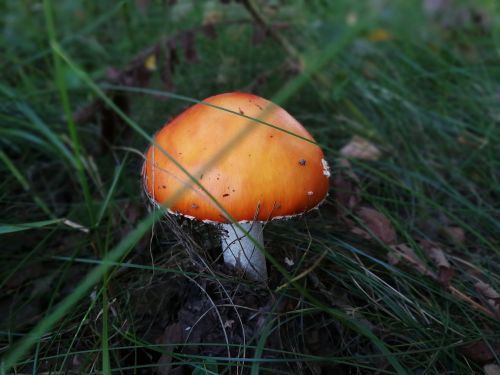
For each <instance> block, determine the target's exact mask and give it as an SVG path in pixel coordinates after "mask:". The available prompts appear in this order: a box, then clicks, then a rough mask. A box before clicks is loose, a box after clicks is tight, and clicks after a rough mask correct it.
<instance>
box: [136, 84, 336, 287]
mask: <svg viewBox="0 0 500 375" xmlns="http://www.w3.org/2000/svg"><path fill="white" fill-rule="evenodd" d="M154 140H155V144H156V145H152V146H151V147H149V149H148V151H147V152H146V161H145V163H144V166H143V170H142V177H143V184H144V188H145V191H146V193H147V195H148V197H149V198H150V199H151V201H152V202H153V203H155V204H163V203H165V202H169V207H168V211H169V212H170V213H173V214H176V215H182V216H184V217H187V218H190V219H197V220H201V221H203V222H205V223H217V224H220V225H221V226H222V230H221V242H222V248H223V256H224V261H225V263H226V264H230V265H233V266H235V267H238V268H240V269H241V270H242V271H243V272H244V273H245V276H247V277H248V278H249V279H253V280H258V281H265V280H266V279H267V270H266V259H265V256H264V254H263V253H262V251H261V249H263V224H264V223H266V222H267V221H269V220H273V219H282V218H289V217H292V216H295V215H301V214H303V213H304V212H306V211H309V210H311V209H313V208H315V207H317V206H318V205H319V204H320V203H321V202H322V201H323V200H324V198H325V197H326V195H327V193H328V188H329V176H330V173H329V169H328V164H327V163H326V161H325V159H324V155H323V152H322V150H321V148H320V147H319V146H318V145H317V144H316V142H315V141H314V139H313V137H312V136H311V135H310V134H309V132H308V131H307V130H306V129H305V128H304V127H303V126H302V125H301V124H300V123H299V122H298V121H297V120H295V119H294V118H293V117H292V116H291V115H290V114H289V113H288V112H286V111H285V110H284V109H283V108H281V107H279V106H278V105H275V104H273V103H272V102H270V101H268V100H266V99H264V98H261V97H259V96H256V95H252V94H247V93H241V92H233V93H225V94H220V95H215V96H211V97H209V98H207V99H205V100H204V101H203V102H201V103H198V104H196V105H193V106H192V107H190V108H188V109H187V110H185V111H184V112H182V113H181V114H180V115H179V116H177V117H176V118H175V119H174V120H172V121H171V122H170V123H168V124H167V125H165V126H164V127H163V128H162V129H161V130H160V131H159V132H158V133H157V134H156V135H155V137H154ZM159 148H162V149H163V150H164V152H165V153H168V155H169V156H170V157H171V158H173V159H175V160H176V162H177V163H178V164H176V163H174V162H173V161H172V160H171V159H170V158H169V157H167V156H166V155H165V153H164V152H162V151H160V149H159ZM178 165H181V166H182V167H183V168H184V169H185V171H187V172H189V174H191V175H192V176H193V177H195V178H196V179H197V180H198V182H199V183H200V185H202V186H203V188H201V187H200V186H197V185H196V184H193V182H192V179H191V178H190V177H189V176H188V175H187V174H186V173H185V171H182V170H181V169H180V168H179V166H178ZM179 192H181V193H179ZM207 192H208V193H209V194H210V196H209V195H208V194H207ZM213 198H215V199H216V200H217V202H218V203H215V202H214V201H213ZM221 207H222V208H223V210H221ZM225 213H227V214H229V215H227V214H225ZM229 216H230V218H231V219H234V220H235V221H236V222H238V225H236V224H233V223H232V221H230V220H229ZM247 234H249V235H250V237H251V238H250V237H249V236H248V235H247ZM256 243H257V244H259V245H260V246H256V245H255V244H256ZM259 248H260V249H259Z"/></svg>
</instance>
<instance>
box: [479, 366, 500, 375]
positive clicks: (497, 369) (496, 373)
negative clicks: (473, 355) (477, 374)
mask: <svg viewBox="0 0 500 375" xmlns="http://www.w3.org/2000/svg"><path fill="white" fill-rule="evenodd" d="M483 370H484V375H500V366H499V365H495V364H494V363H490V364H488V365H485V366H484V367H483Z"/></svg>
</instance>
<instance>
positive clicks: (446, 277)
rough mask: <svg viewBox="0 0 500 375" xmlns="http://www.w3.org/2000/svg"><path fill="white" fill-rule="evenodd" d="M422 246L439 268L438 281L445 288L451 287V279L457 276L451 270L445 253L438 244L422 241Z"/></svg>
mask: <svg viewBox="0 0 500 375" xmlns="http://www.w3.org/2000/svg"><path fill="white" fill-rule="evenodd" d="M420 245H421V246H422V249H424V251H425V253H426V254H427V256H428V257H429V259H430V260H431V261H432V263H433V264H434V265H435V266H436V267H437V269H438V281H439V282H440V283H441V285H443V286H446V287H447V286H449V285H450V281H451V278H452V277H453V275H454V274H455V270H454V269H453V268H451V265H450V262H449V261H448V258H447V257H446V255H445V253H444V251H443V250H442V249H441V247H440V246H439V245H438V244H437V243H435V242H432V241H427V240H422V241H420Z"/></svg>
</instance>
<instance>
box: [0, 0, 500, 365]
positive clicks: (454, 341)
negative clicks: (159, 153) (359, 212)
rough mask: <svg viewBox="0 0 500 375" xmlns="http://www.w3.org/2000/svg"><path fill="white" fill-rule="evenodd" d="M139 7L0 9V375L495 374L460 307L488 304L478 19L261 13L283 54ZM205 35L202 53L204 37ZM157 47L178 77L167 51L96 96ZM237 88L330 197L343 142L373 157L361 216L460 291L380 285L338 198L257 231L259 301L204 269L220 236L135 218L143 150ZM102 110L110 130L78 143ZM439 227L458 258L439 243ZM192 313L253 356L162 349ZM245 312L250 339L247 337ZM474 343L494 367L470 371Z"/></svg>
mask: <svg viewBox="0 0 500 375" xmlns="http://www.w3.org/2000/svg"><path fill="white" fill-rule="evenodd" d="M137 3H139V2H134V1H122V2H111V1H102V2H91V1H83V2H55V1H49V0H45V1H44V2H43V4H40V3H38V2H35V1H23V2H4V3H2V4H1V5H0V18H1V19H2V21H3V22H2V23H1V24H2V25H3V26H2V34H1V36H0V51H1V55H2V59H1V60H2V61H0V66H1V73H0V76H1V80H0V145H1V146H0V147H1V149H0V173H1V174H0V176H1V178H0V246H1V248H2V252H1V257H2V258H1V261H0V285H1V288H0V353H1V356H2V360H1V361H2V362H1V363H2V371H3V372H4V373H12V372H13V371H14V369H15V370H16V371H18V372H19V373H33V374H36V373H42V372H50V371H53V372H57V371H59V372H65V371H66V372H75V373H96V374H97V373H104V374H111V373H113V374H114V373H117V374H129V373H130V374H138V373H143V372H141V371H146V373H152V372H154V371H155V370H156V369H157V368H158V367H159V366H160V363H159V360H160V359H161V358H170V361H172V363H173V364H174V365H175V366H181V365H184V366H186V368H190V369H191V370H192V371H193V373H194V374H205V373H207V374H211V373H221V374H229V373H232V372H234V371H236V368H238V369H239V370H243V369H245V371H247V372H248V373H252V374H258V373H287V374H294V373H301V372H302V373H323V374H326V373H339V374H348V373H353V374H354V373H381V374H382V373H419V374H437V373H439V374H441V373H450V374H471V373H482V372H483V369H482V366H483V365H484V364H486V363H497V364H498V363H499V357H498V356H499V355H500V353H499V352H498V345H499V344H498V342H499V341H500V334H499V332H500V324H499V320H498V318H499V317H498V316H497V317H496V318H495V317H494V316H493V315H494V312H493V310H492V309H490V308H489V307H488V306H489V305H488V302H487V301H486V299H485V297H484V295H482V294H481V292H480V290H478V289H477V288H476V287H475V283H476V282H477V281H478V280H482V281H484V282H486V283H487V284H489V285H490V286H491V288H493V289H494V290H496V291H497V292H498V291H500V277H499V275H500V254H499V238H498V233H500V228H499V227H500V225H499V221H498V218H499V217H500V215H499V213H500V212H499V206H498V197H499V193H500V184H499V171H500V158H499V156H498V155H500V147H499V144H500V132H499V129H500V127H499V122H500V109H499V106H498V101H499V95H500V65H499V64H498V61H499V57H500V56H499V53H500V49H499V47H498V45H499V43H498V41H499V31H500V30H499V26H498V25H499V19H500V13H499V12H498V7H495V4H494V2H493V1H481V2H474V3H472V2H465V1H463V2H459V1H457V4H455V5H454V6H453V7H450V8H448V9H446V10H445V15H443V16H440V15H439V14H438V15H434V16H432V15H430V14H428V13H426V12H425V11H424V10H423V7H422V5H421V3H420V2H419V1H418V2H417V1H394V2H390V3H388V4H385V5H381V2H376V1H370V0H365V1H360V2H356V3H355V4H351V3H352V2H350V1H347V0H346V1H335V2H333V1H332V2H329V1H314V2H303V1H293V2H281V1H261V0H258V1H255V4H256V9H257V12H258V14H259V16H260V17H262V19H263V20H264V21H265V22H268V23H271V24H273V25H277V27H276V28H275V29H273V30H275V32H276V33H277V36H276V35H275V37H272V36H269V35H268V36H263V37H262V38H261V39H259V38H256V35H257V34H254V33H256V27H255V23H254V20H253V18H252V15H251V13H249V11H248V9H247V8H245V7H244V6H243V4H240V3H230V4H223V3H222V2H219V1H206V2H196V1H178V2H177V4H175V5H173V4H168V2H154V1H152V2H150V4H149V5H147V6H146V8H145V9H144V10H140V9H138V6H137ZM145 3H146V2H145ZM463 14H466V15H467V14H468V15H469V16H470V17H469V18H465V21H464V18H463V17H462V16H461V15H463ZM483 16H484V17H485V18H481V17H483ZM208 20H215V22H216V24H215V26H214V28H215V31H216V33H215V35H210V34H209V33H207V32H204V31H206V30H202V28H203V26H202V25H203V24H206V22H208ZM475 20H476V21H475ZM477 20H479V21H477ZM481 20H483V21H481ZM484 20H485V21H484ZM189 30H193V34H192V35H193V38H194V39H193V41H192V42H189V41H187V40H188V39H187V37H186V36H185V35H189V33H188V34H185V32H186V31H189ZM377 30H378V31H377ZM380 30H384V32H385V34H384V35H385V39H384V40H381V41H377V40H376V35H377V34H376V33H377V32H378V33H379V35H380ZM183 33H184V34H183ZM165 39H170V40H171V41H172V40H173V41H174V42H175V43H176V44H175V51H176V55H175V59H174V58H173V57H172V52H171V51H170V55H169V54H168V53H167V52H168V51H165V50H161V53H160V54H158V55H157V61H156V66H157V69H156V70H154V71H150V73H151V77H150V81H149V83H148V84H147V85H145V86H143V87H139V83H140V82H139V81H136V82H135V83H134V84H133V85H132V86H126V85H124V84H123V82H108V84H107V85H102V84H101V83H102V80H103V78H104V77H105V76H106V74H107V75H108V76H109V75H110V70H109V67H113V68H115V69H124V68H125V67H127V66H128V64H129V63H130V62H131V61H132V59H133V58H134V57H135V56H136V55H137V54H138V53H139V52H140V51H142V50H145V49H146V48H148V47H150V46H153V45H155V44H156V43H158V42H159V41H161V40H165ZM193 49H194V52H193ZM169 56H170V57H169ZM297 58H299V59H300V60H301V61H302V64H303V66H304V69H303V70H301V69H299V68H297V66H298V65H297V64H298V63H297V61H296V59H297ZM168 62H170V64H175V68H174V69H173V71H167V70H166V69H167V68H165V66H166V63H168ZM162 74H163V76H162ZM165 75H167V76H168V75H170V78H169V80H170V81H169V82H164V81H162V77H163V78H164V79H165ZM165 80H166V79H165ZM166 81H167V80H166ZM235 90H242V91H252V92H254V93H256V94H258V95H261V96H263V97H266V98H270V99H273V100H274V101H276V102H277V103H280V104H281V105H282V106H283V107H284V108H286V109H287V110H288V111H289V112H290V113H291V114H292V115H294V116H295V117H296V118H297V119H298V120H299V121H300V122H301V123H302V124H304V125H305V126H306V127H307V129H308V130H309V131H310V132H311V133H312V134H313V135H314V137H315V139H316V141H317V142H318V143H319V144H320V145H321V147H322V148H323V149H324V151H325V154H326V155H327V158H328V160H329V161H330V164H331V165H332V167H333V170H332V172H333V177H336V176H339V175H340V174H341V173H342V171H341V168H340V167H339V165H338V163H337V160H338V157H339V150H340V149H341V148H342V146H344V145H345V144H346V143H348V142H349V140H350V139H351V137H352V136H354V135H358V136H362V137H364V138H366V139H368V140H370V142H372V143H373V144H375V145H377V147H379V148H380V149H381V150H382V151H383V155H382V157H381V158H380V159H379V160H377V161H361V160H351V163H352V166H353V167H352V168H353V171H354V172H355V173H356V175H357V176H358V177H359V179H360V182H359V188H360V199H361V201H362V203H361V205H363V206H371V207H374V208H375V209H377V210H378V211H379V212H382V213H383V214H384V215H385V216H386V217H387V218H389V220H390V222H391V224H392V226H393V227H394V228H395V230H396V232H397V236H398V241H397V242H398V243H406V244H408V245H409V246H410V247H411V248H412V249H413V251H414V253H415V254H416V256H417V257H418V258H419V259H420V260H421V262H422V263H423V264H424V265H425V267H427V268H428V269H429V270H432V271H434V272H438V267H437V265H436V264H435V263H433V261H432V260H431V259H430V258H429V257H428V256H427V255H426V253H425V251H424V249H423V247H422V246H421V242H419V241H420V240H423V239H426V240H432V241H435V242H437V243H439V247H440V248H441V249H442V250H443V251H444V253H445V255H446V257H447V258H448V260H449V262H450V264H451V268H452V269H453V270H454V275H453V277H452V279H451V287H452V288H447V287H444V286H442V285H440V283H439V282H437V281H436V280H434V279H432V278H431V277H428V276H425V275H423V274H422V272H419V271H418V270H417V269H416V268H415V267H413V266H412V265H410V264H408V263H407V262H404V261H400V262H399V263H396V264H393V263H391V262H390V261H389V259H390V257H389V254H390V253H391V250H390V248H389V247H388V246H387V245H386V244H384V243H382V242H380V241H377V240H376V239H373V240H364V239H362V238H360V237H359V236H356V235H355V234H353V233H351V231H350V229H349V228H348V226H347V225H346V223H345V221H342V220H341V219H339V214H338V209H336V199H337V198H336V197H337V194H336V191H335V189H333V188H332V191H331V194H330V196H329V198H328V200H327V201H326V202H325V203H324V204H323V206H322V207H321V209H320V210H319V211H317V212H313V213H311V214H308V215H306V216H304V217H302V218H301V219H294V220H292V221H288V222H273V223H272V224H269V225H267V227H266V251H267V253H266V256H268V257H269V258H268V260H269V264H270V265H271V266H272V271H271V272H272V274H273V275H274V276H273V278H272V280H271V281H270V287H269V288H267V289H265V290H260V289H259V288H256V287H255V286H253V285H251V283H248V282H245V281H244V280H237V279H235V278H234V277H231V276H228V275H227V274H225V272H224V270H221V268H220V266H217V265H216V263H217V262H216V261H215V258H214V257H215V255H214V254H213V251H214V249H215V248H216V244H217V240H216V239H215V238H214V237H215V236H214V229H211V228H207V227H206V226H204V225H197V224H192V223H186V222H183V221H180V222H178V221H177V220H175V219H162V218H161V216H162V213H161V212H160V211H159V210H154V211H152V213H148V209H147V207H148V204H147V201H146V198H145V197H144V195H143V193H142V187H141V184H140V168H141V165H142V157H141V155H142V153H143V151H144V150H145V149H146V147H147V146H148V144H150V143H151V142H152V138H151V136H152V135H153V134H154V133H155V132H156V131H157V130H158V129H159V128H160V127H161V126H162V125H163V124H164V123H165V122H166V121H167V119H169V118H171V117H172V116H175V115H176V114H177V113H179V112H180V111H181V110H182V109H183V108H185V107H186V106H188V105H191V104H192V103H193V102H198V101H200V100H203V98H205V97H207V96H210V95H213V94H215V93H221V92H226V91H235ZM119 95H122V96H125V97H126V98H128V101H129V105H128V106H124V105H123V103H121V104H120V102H119V101H117V97H118V96H119ZM96 99H100V100H101V101H102V102H103V103H104V104H105V105H106V106H107V109H106V110H105V111H102V112H101V113H100V114H99V115H98V116H95V117H94V118H89V119H87V120H86V121H83V122H80V123H79V122H77V121H75V120H74V117H73V113H75V112H76V111H77V110H78V109H79V108H82V107H83V106H85V105H87V104H89V103H91V102H92V101H94V100H96ZM112 122H114V124H115V127H114V128H113V130H111V135H109V134H108V135H106V130H107V131H110V130H109V129H111V128H110V126H111V125H110V124H111V123H112ZM261 125H262V126H266V124H265V123H262V124H261ZM268 125H269V124H268ZM270 125H272V124H270ZM106 127H108V128H106ZM103 128H105V130H102V129H103ZM244 136H245V134H241V135H240V138H241V137H244ZM291 136H293V135H291ZM240 138H236V139H234V140H233V141H232V142H233V143H230V144H228V147H226V149H224V150H222V151H221V155H223V154H224V153H225V152H227V151H228V150H230V148H231V146H232V145H233V144H235V143H236V142H238V141H239V139H240ZM106 144H107V146H106ZM214 162H215V160H214V161H207V165H206V168H210V166H211V165H212V163H214ZM191 178H192V182H193V184H196V185H199V184H200V183H199V181H198V180H197V179H196V178H195V176H191ZM199 186H201V185H199ZM213 199H214V200H215V198H213ZM349 214H350V216H349V217H350V218H351V219H352V220H353V222H356V221H357V222H358V223H360V224H359V225H361V226H362V223H361V222H360V221H359V218H357V217H356V213H355V212H352V213H349ZM228 216H229V215H228ZM450 226H454V227H460V228H461V229H463V231H464V233H465V240H464V241H459V242H454V241H453V240H451V239H450V238H447V237H446V236H445V235H444V231H445V229H446V228H447V227H450ZM214 243H215V245H214ZM285 256H286V257H287V258H289V259H293V260H294V263H295V265H294V266H293V267H291V268H290V267H285V265H284V264H285V263H284V258H285ZM319 257H323V258H322V260H321V262H319V263H315V261H316V260H317V259H319ZM207 265H208V267H206V266H207ZM304 271H306V275H305V276H301V274H302V273H303V272H304ZM192 289H193V290H192ZM245 291H250V293H256V295H258V296H259V297H258V298H260V301H267V304H266V306H265V309H266V310H265V311H266V313H265V314H263V313H262V311H260V310H259V309H258V308H256V307H255V303H254V304H253V305H252V304H250V305H249V306H246V307H245V306H240V305H244V302H245V297H242V296H241V293H244V292H245ZM453 291H458V293H459V294H457V293H455V292H453ZM196 293H198V294H199V295H200V296H203V295H206V296H208V297H209V299H211V301H212V303H213V304H214V305H212V307H211V309H212V310H211V311H212V312H213V311H215V312H217V314H219V315H218V316H219V317H221V321H222V323H221V324H220V325H223V323H225V322H224V320H225V319H226V320H227V319H229V318H228V317H233V318H234V323H231V324H234V326H235V327H237V328H236V329H235V330H234V331H233V330H232V328H231V327H229V326H228V327H225V328H224V329H227V331H228V332H232V334H236V333H234V332H237V333H238V334H239V333H240V331H245V329H246V330H247V333H246V335H247V336H245V332H243V333H242V334H243V336H244V337H245V340H244V341H243V342H240V343H239V344H238V343H235V342H234V341H231V339H228V340H225V339H224V335H223V334H222V333H221V336H220V337H221V339H220V342H219V341H217V342H215V341H205V342H204V343H203V344H198V345H195V344H193V343H191V342H186V343H184V344H182V343H181V344H178V345H172V344H169V343H168V340H167V339H166V338H165V335H166V334H164V329H165V327H169V326H170V325H172V323H175V322H176V321H178V320H182V319H184V317H183V316H180V315H179V314H180V313H179V311H185V310H182V308H183V306H184V304H185V302H186V301H190V298H192V296H193V295H197V294H196ZM259 293H260V294H259ZM271 296H272V298H271ZM461 296H462V297H461ZM463 296H466V297H467V298H464V297H463ZM200 298H202V297H200ZM214 301H215V302H214ZM238 301H240V302H238ZM214 306H215V307H214ZM258 307H259V308H264V307H263V306H258ZM252 309H254V310H255V311H253V312H252ZM259 311H260V312H259ZM251 313H252V314H253V313H255V314H257V315H256V316H257V317H259V319H260V321H259V324H258V325H256V326H255V327H257V328H255V327H253V326H252V327H250V326H249V325H247V326H243V325H242V324H241V322H242V320H241V319H243V320H245V322H246V323H245V324H247V323H248V322H252V321H253V320H248V321H247V319H250V318H249V316H250V315H251ZM186 314H187V313H186ZM246 314H249V315H246ZM202 320H203V319H202V318H200V325H202ZM254 323H255V324H256V320H255V321H254ZM254 323H251V324H254ZM248 324H250V323H248ZM245 327H246V328H245ZM219 328H220V327H219ZM221 329H222V328H221ZM255 329H256V331H255ZM224 334H226V333H224ZM278 338H279V340H278ZM158 340H160V341H158ZM162 340H163V341H162ZM277 343H278V344H277ZM469 344H476V345H483V346H484V347H485V348H486V349H485V350H486V351H488V348H489V349H491V354H489V355H487V358H486V359H485V360H478V358H477V355H474V353H473V351H471V350H470V349H467V348H466V347H467V345H469ZM205 347H206V348H207V350H213V353H215V352H217V353H219V352H218V351H217V350H220V352H221V353H225V354H224V355H218V354H212V355H209V354H207V353H208V352H204V351H203V348H205ZM210 348H211V349H210ZM495 348H496V349H495ZM495 351H496V352H495ZM200 353H201V354H200ZM163 365H164V366H166V365H165V363H164V364H163ZM321 371H322V372H321Z"/></svg>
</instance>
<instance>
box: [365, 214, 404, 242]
mask: <svg viewBox="0 0 500 375" xmlns="http://www.w3.org/2000/svg"><path fill="white" fill-rule="evenodd" d="M357 215H358V216H359V218H360V219H361V221H362V222H363V223H364V224H365V225H366V227H367V229H368V232H369V234H370V235H371V236H375V237H376V238H378V239H379V240H380V241H382V242H384V243H386V244H388V245H390V244H393V243H395V242H396V238H397V237H396V231H395V230H394V228H393V226H392V224H391V222H390V221H389V219H387V217H386V216H385V215H384V214H383V213H381V212H379V211H377V210H375V209H374V208H370V207H361V208H360V209H359V210H358V211H357ZM355 229H356V228H355ZM363 230H364V229H360V228H357V229H356V231H355V233H356V232H358V233H357V234H361V231H363Z"/></svg>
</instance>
